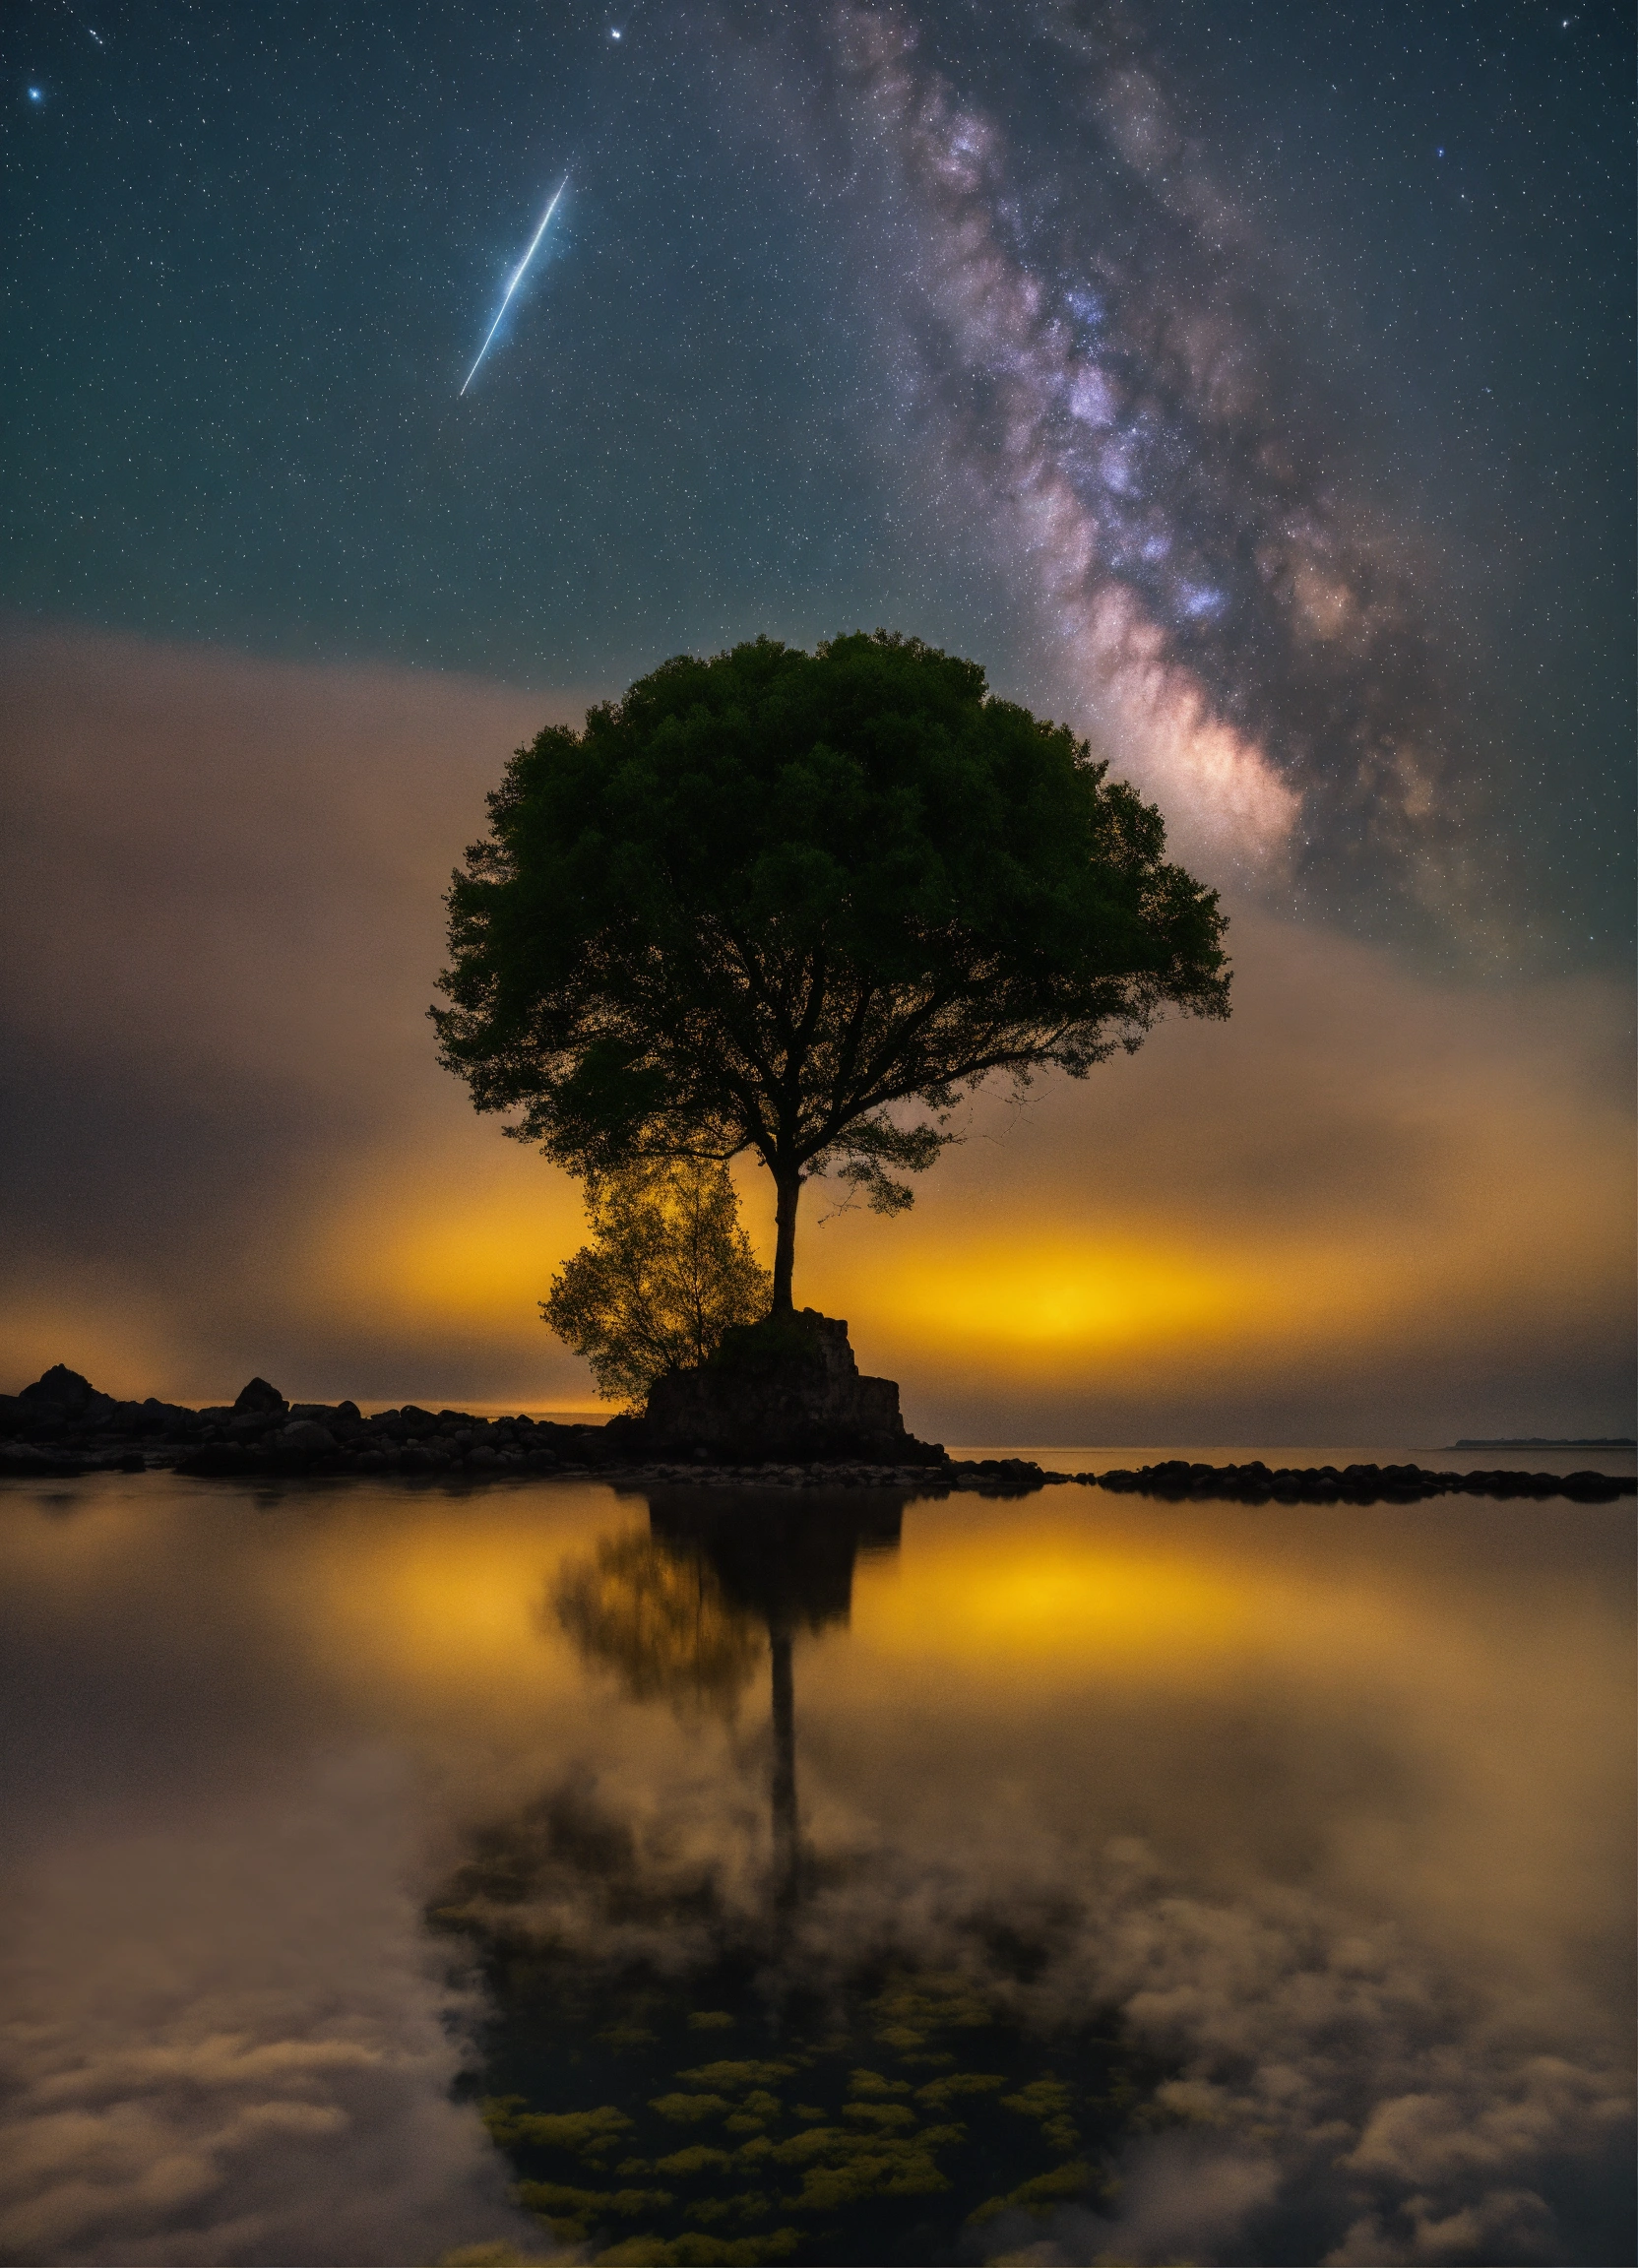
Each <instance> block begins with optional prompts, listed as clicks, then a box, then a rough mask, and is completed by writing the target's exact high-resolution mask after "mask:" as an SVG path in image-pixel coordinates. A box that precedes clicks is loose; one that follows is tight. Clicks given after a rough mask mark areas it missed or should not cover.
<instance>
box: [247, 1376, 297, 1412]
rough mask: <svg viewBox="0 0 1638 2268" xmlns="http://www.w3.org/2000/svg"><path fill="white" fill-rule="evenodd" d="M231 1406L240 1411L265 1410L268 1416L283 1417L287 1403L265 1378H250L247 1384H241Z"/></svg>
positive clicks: (287, 1406) (275, 1387) (276, 1388)
mask: <svg viewBox="0 0 1638 2268" xmlns="http://www.w3.org/2000/svg"><path fill="white" fill-rule="evenodd" d="M233 1407H234V1409H235V1410H237V1411H238V1412H240V1413H241V1415H248V1414H249V1413H251V1412H253V1411H255V1412H262V1411H265V1412H266V1413H267V1415H268V1416H269V1417H270V1418H283V1417H284V1413H285V1411H286V1410H288V1408H289V1404H288V1403H287V1402H286V1401H285V1399H284V1395H283V1394H281V1393H280V1391H279V1389H278V1387H277V1386H270V1385H269V1384H268V1382H267V1380H266V1379H265V1378H252V1380H251V1381H250V1384H249V1385H248V1386H241V1387H240V1388H239V1392H238V1398H237V1400H236V1401H235V1402H234V1404H233Z"/></svg>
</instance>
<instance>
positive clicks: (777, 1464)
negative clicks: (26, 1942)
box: [0, 1363, 1638, 1504]
mask: <svg viewBox="0 0 1638 2268" xmlns="http://www.w3.org/2000/svg"><path fill="white" fill-rule="evenodd" d="M645 1433H646V1428H645V1426H644V1424H643V1421H642V1420H641V1419H640V1418H611V1419H609V1421H608V1422H607V1423H606V1424H603V1425H564V1424H558V1423H555V1422H554V1421H553V1420H551V1419H549V1418H529V1417H525V1416H522V1415H520V1416H518V1417H515V1418H477V1417H473V1415H472V1414H471V1413H470V1412H466V1411H460V1410H438V1411H431V1410H422V1409H418V1408H416V1407H415V1406H414V1405H413V1404H407V1405H406V1406H405V1407H404V1408H403V1409H400V1410H383V1411H379V1412H377V1413H376V1414H375V1415H374V1416H373V1417H369V1418H366V1417H364V1416H363V1415H362V1414H361V1413H360V1411H359V1409H358V1407H357V1405H356V1403H353V1402H336V1403H320V1402H298V1403H293V1404H292V1403H289V1402H287V1401H286V1400H285V1399H284V1395H282V1394H281V1393H280V1392H279V1391H278V1389H277V1388H276V1387H273V1386H270V1385H269V1384H268V1382H267V1381H266V1379H263V1378H253V1379H252V1380H251V1381H250V1383H249V1385H247V1386H246V1387H245V1388H244V1390H243V1392H242V1393H241V1394H240V1395H239V1397H238V1399H237V1400H236V1401H235V1402H234V1403H232V1404H231V1405H226V1404H223V1405H221V1406H219V1407H215V1408H210V1409H204V1410H189V1409H186V1408H184V1407H182V1406H181V1405H179V1404H176V1403H168V1402H160V1401H158V1400H156V1399H154V1398H152V1397H150V1399H149V1400H147V1401H146V1402H118V1401H115V1400H114V1398H113V1397H112V1396H111V1395H107V1394H100V1393H98V1392H97V1390H96V1389H95V1387H94V1386H92V1385H91V1384H90V1382H89V1381H88V1380H87V1379H85V1378H82V1377H81V1376H80V1375H79V1373H78V1372H77V1371H72V1370H68V1369H66V1368H65V1367H64V1366H63V1365H62V1364H60V1363H59V1364H58V1365H57V1366H56V1367H55V1368H54V1369H52V1370H48V1371H47V1372H46V1373H45V1376H44V1377H43V1378H41V1379H39V1380H37V1381H36V1383H35V1384H34V1385H32V1386H30V1387H26V1388H25V1389H24V1391H23V1392H22V1393H21V1394H16V1395H10V1394H8V1395H0V1478H3V1477H4V1476H6V1475H8V1474H9V1475H12V1476H14V1477H16V1478H19V1479H30V1480H50V1479H62V1480H68V1479H74V1478H77V1477H78V1476H80V1475H82V1474H88V1473H144V1472H150V1471H168V1472H174V1473H180V1474H186V1475H189V1476H191V1477H195V1478H197V1479H200V1480H238V1479H246V1480H249V1479H275V1478H287V1479H299V1478H303V1477H307V1476H313V1477H315V1478H320V1477H322V1478H326V1479H328V1478H332V1477H335V1476H340V1475H347V1474H355V1475H357V1476H359V1477H360V1478H363V1477H383V1478H384V1477H386V1476H389V1475H391V1476H393V1477H395V1478H399V1477H402V1478H404V1479H406V1480H416V1479H420V1480H431V1479H435V1478H447V1479H450V1480H459V1481H500V1480H506V1479H525V1478H531V1479H558V1480H599V1481H608V1482H610V1483H615V1484H624V1485H630V1486H638V1487H653V1486H662V1487H678V1486H683V1487H718V1488H721V1487H757V1488H832V1489H834V1488H897V1489H901V1490H904V1489H909V1490H914V1492H915V1493H917V1494H921V1495H944V1494H949V1493H952V1492H954V1491H962V1490H971V1491H977V1493H979V1494H982V1495H1022V1494H1025V1493H1027V1492H1029V1491H1031V1490H1034V1489H1037V1488H1044V1487H1047V1486H1050V1485H1053V1484H1056V1483H1063V1482H1080V1483H1081V1484H1082V1485H1083V1486H1087V1487H1098V1488H1105V1489H1108V1490H1110V1491H1111V1492H1112V1493H1115V1494H1120V1495H1143V1496H1155V1497H1162V1498H1166V1499H1168V1500H1170V1501H1173V1502H1180V1501H1182V1500H1184V1499H1186V1498H1190V1497H1203V1498H1204V1497H1209V1498H1213V1499H1222V1498H1229V1499H1231V1500H1233V1501H1235V1502H1239V1503H1247V1504H1266V1503H1295V1504H1336V1503H1348V1504H1374V1503H1400V1504H1404V1503H1414V1502H1417V1501H1418V1500H1420V1499H1422V1498H1425V1497H1433V1496H1448V1495H1479V1496H1531V1497H1538V1498H1543V1499H1545V1498H1547V1497H1553V1496H1560V1497H1568V1498H1570V1499H1571V1500H1572V1501H1575V1502H1580V1503H1598V1502H1608V1501H1610V1500H1611V1499H1613V1498H1614V1497H1617V1496H1623V1495H1627V1496H1629V1495H1631V1494H1632V1493H1633V1492H1634V1488H1635V1485H1638V1483H1635V1482H1634V1481H1633V1479H1632V1478H1631V1477H1630V1476H1617V1475H1611V1474H1605V1473H1594V1472H1582V1473H1571V1474H1557V1473H1525V1472H1496V1471H1489V1470H1486V1471H1482V1472H1473V1473H1451V1472H1430V1471H1428V1470H1427V1469H1425V1468H1424V1467H1421V1466H1417V1465H1383V1466H1377V1465H1350V1466H1347V1467H1346V1468H1344V1469H1342V1470H1341V1471H1339V1470H1338V1469H1337V1468H1336V1467H1335V1466H1330V1465H1324V1466H1317V1467H1302V1468H1288V1467H1270V1466H1268V1465H1265V1464H1263V1463H1261V1462H1260V1461H1258V1462H1253V1463H1250V1464H1245V1465H1200V1464H1189V1463H1188V1462H1186V1461H1185V1460H1183V1459H1181V1458H1176V1459H1171V1460H1169V1461H1168V1462H1166V1463H1165V1464H1161V1465H1146V1466H1144V1467H1143V1468H1142V1469H1141V1471H1138V1472H1135V1473H1134V1472H1125V1471H1119V1470H1116V1471H1112V1472H1107V1473H1059V1472H1054V1471H1052V1470H1050V1469H1049V1468H1047V1467H1044V1466H1041V1465H1037V1464H1033V1463H1031V1462H1030V1461H1029V1460H1028V1459H1025V1458H1021V1457H1007V1458H956V1457H950V1456H947V1455H946V1454H945V1452H944V1451H943V1450H942V1449H941V1448H940V1447H938V1445H937V1444H935V1443H922V1442H915V1441H912V1440H911V1439H910V1437H909V1436H904V1437H903V1438H904V1448H905V1451H906V1452H907V1453H908V1454H906V1455H904V1456H901V1457H900V1458H899V1459H898V1460H896V1461H893V1462H885V1461H880V1460H873V1459H870V1458H857V1457H823V1458H807V1459H802V1460H799V1461H794V1462H793V1461H781V1460H775V1459H763V1460H760V1461H757V1462H754V1463H730V1462H725V1460H723V1459H722V1458H721V1456H719V1455H712V1454H709V1453H707V1452H706V1451H704V1450H695V1451H694V1452H693V1453H692V1454H690V1455H680V1454H679V1453H678V1452H677V1450H676V1449H675V1448H674V1446H671V1445H667V1447H666V1449H665V1450H664V1451H662V1453H660V1454H656V1451H655V1447H654V1445H653V1444H652V1443H651V1442H650V1441H648V1440H646V1439H645Z"/></svg>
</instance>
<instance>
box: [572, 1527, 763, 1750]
mask: <svg viewBox="0 0 1638 2268" xmlns="http://www.w3.org/2000/svg"><path fill="white" fill-rule="evenodd" d="M551 1607H552V1610H553V1612H554V1614H555V1616H556V1619H557V1621H558V1623H559V1625H560V1626H561V1627H562V1628H563V1629H564V1630H565V1631H566V1632H567V1633H568V1635H569V1637H570V1638H571V1639H572V1640H573V1641H574V1643H575V1645H576V1646H577V1647H578V1648H579V1650H580V1652H581V1654H582V1655H583V1656H584V1658H585V1659H586V1660H587V1661H588V1662H593V1663H597V1664H599V1666H600V1667H602V1668H605V1669H609V1670H613V1671H614V1672H615V1674H616V1676H617V1677H618V1678H619V1680H620V1683H621V1685H622V1686H623V1687H624V1688H625V1691H626V1693H627V1694H628V1695H629V1697H630V1698H631V1699H632V1700H633V1701H667V1702H669V1703H670V1705H671V1707H672V1708H673V1709H675V1710H676V1711H677V1712H678V1713H679V1714H680V1715H684V1716H687V1715H694V1714H703V1715H709V1716H714V1717H721V1718H724V1719H725V1720H726V1719H730V1718H731V1717H732V1716H733V1715H734V1712H735V1711H736V1710H737V1708H738V1706H739V1696H740V1694H741V1693H743V1691H744V1690H745V1687H746V1686H747V1685H748V1684H749V1683H750V1681H751V1679H752V1678H753V1677H754V1676H755V1674H756V1670H757V1665H758V1662H759V1661H760V1660H761V1656H762V1636H761V1633H760V1631H759V1630H758V1629H757V1626H756V1621H755V1618H754V1616H752V1615H751V1614H750V1613H748V1612H747V1611H746V1610H745V1608H744V1607H740V1606H737V1605H735V1604H734V1603H733V1602H732V1601H731V1600H730V1599H729V1598H728V1597H727V1594H726V1593H725V1591H724V1589H723V1586H722V1584H721V1582H720V1581H719V1580H718V1578H717V1575H716V1574H715V1572H714V1571H713V1569H712V1567H711V1565H710V1563H709V1562H708V1560H706V1558H705V1557H704V1556H703V1555H701V1554H698V1553H683V1552H677V1551H671V1550H667V1549H666V1547H665V1545H664V1544H662V1543H660V1542H659V1541H658V1539H657V1538H655V1537H654V1536H651V1535H645V1534H644V1533H643V1532H642V1530H641V1529H637V1530H634V1531H633V1532H632V1533H631V1534H629V1535H626V1536H605V1537H604V1538H603V1540H602V1542H601V1543H600V1544H599V1545H598V1547H597V1549H596V1551H595V1552H593V1553H591V1554H590V1555H588V1556H587V1557H586V1558H584V1559H578V1560H574V1561H571V1562H570V1563H569V1564H568V1565H567V1566H565V1568H564V1569H563V1571H562V1573H561V1574H560V1575H559V1577H558V1580H557V1583H556V1584H555V1586H554V1587H553V1590H552V1595H551Z"/></svg>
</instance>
